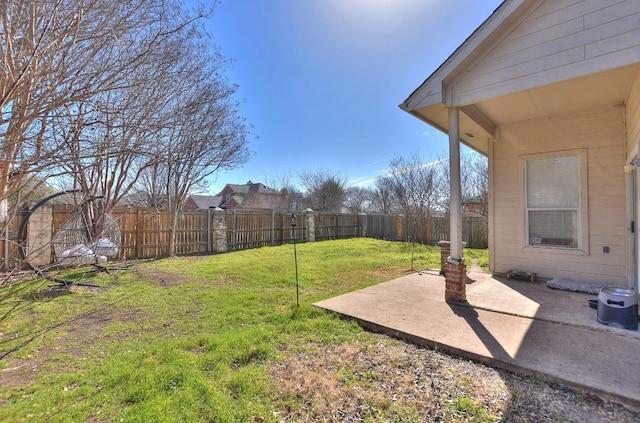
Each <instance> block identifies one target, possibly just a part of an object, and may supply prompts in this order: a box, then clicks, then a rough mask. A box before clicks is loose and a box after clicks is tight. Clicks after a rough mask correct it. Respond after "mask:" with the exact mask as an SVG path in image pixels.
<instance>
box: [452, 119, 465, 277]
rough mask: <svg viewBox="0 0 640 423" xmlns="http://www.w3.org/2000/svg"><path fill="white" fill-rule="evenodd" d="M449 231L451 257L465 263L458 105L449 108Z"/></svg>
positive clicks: (457, 261)
mask: <svg viewBox="0 0 640 423" xmlns="http://www.w3.org/2000/svg"><path fill="white" fill-rule="evenodd" d="M448 110H449V184H450V187H449V188H450V195H449V207H450V209H449V218H450V220H449V233H450V240H449V241H450V242H451V256H450V259H451V260H452V261H453V262H454V263H455V264H463V263H464V259H463V258H462V238H461V233H460V229H461V224H460V223H461V204H462V190H461V188H460V112H459V110H458V108H457V107H450V108H449V109H448Z"/></svg>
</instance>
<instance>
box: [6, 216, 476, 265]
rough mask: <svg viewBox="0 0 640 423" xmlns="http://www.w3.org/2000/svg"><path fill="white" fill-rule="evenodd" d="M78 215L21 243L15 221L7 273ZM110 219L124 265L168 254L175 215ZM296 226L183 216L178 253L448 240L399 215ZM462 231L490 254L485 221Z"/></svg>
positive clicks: (42, 221) (48, 224)
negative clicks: (346, 241)
mask: <svg viewBox="0 0 640 423" xmlns="http://www.w3.org/2000/svg"><path fill="white" fill-rule="evenodd" d="M74 210H75V209H72V208H71V207H69V206H65V205H51V206H49V207H45V208H43V209H42V210H39V214H40V215H39V216H37V219H36V217H34V216H31V217H30V218H29V221H28V225H27V231H26V232H27V234H28V236H27V237H26V238H27V239H24V240H18V239H17V232H18V226H19V225H20V222H21V220H22V216H23V215H18V216H16V218H15V219H13V220H12V222H11V223H10V225H9V229H8V231H5V233H4V234H3V235H4V236H2V242H1V243H0V247H1V250H0V251H1V253H2V260H3V261H4V262H5V263H7V259H8V260H9V262H8V263H9V267H15V266H17V265H19V264H20V262H19V255H18V248H17V247H16V246H17V245H18V243H23V244H24V245H25V247H26V248H27V249H28V248H29V244H33V243H34V241H33V240H32V239H34V238H35V235H34V233H35V232H36V227H38V228H39V229H38V230H42V228H44V232H43V233H45V234H47V235H46V236H45V237H50V236H51V234H55V233H56V231H57V230H58V229H59V228H60V226H61V225H62V223H63V222H64V221H65V220H66V219H68V218H69V217H70V216H71V215H72V213H73V212H74ZM111 216H112V217H113V218H114V219H115V221H116V222H117V223H118V224H119V226H120V230H121V244H120V250H119V256H118V257H119V258H120V259H134V258H149V257H158V256H163V255H166V254H168V248H169V236H170V226H171V222H172V216H171V215H169V214H167V213H162V212H160V213H159V212H157V211H155V210H152V209H143V208H128V207H120V208H116V209H115V210H113V211H112V212H111ZM32 220H33V222H32ZM36 221H37V226H36ZM295 223H296V225H295V227H292V225H291V214H289V213H279V212H274V211H242V210H230V211H223V210H220V209H218V210H203V211H192V212H184V213H181V214H180V215H179V217H178V220H177V225H176V242H175V252H176V254H178V255H187V254H206V253H215V252H224V251H229V250H242V249H247V248H256V247H263V246H274V245H282V244H286V243H291V242H293V241H294V239H295V240H296V241H297V242H312V241H321V240H330V239H342V238H356V237H370V238H378V239H385V240H390V241H415V242H420V243H424V244H429V245H436V243H437V242H438V241H440V240H446V239H448V237H449V219H448V217H433V216H432V217H429V218H426V219H424V221H421V222H415V221H414V222H409V221H408V219H406V218H404V217H403V216H401V215H377V214H371V215H365V214H336V213H316V212H308V213H302V214H298V215H297V216H296V221H295ZM462 229H463V232H462V233H463V240H464V241H466V242H467V247H468V248H487V220H486V218H477V217H467V218H464V221H463V224H462ZM7 233H8V237H7V236H6V235H7ZM5 238H7V239H5ZM41 238H42V237H41ZM7 246H8V248H9V249H8V250H7ZM45 253H46V254H50V257H44V258H43V259H44V260H45V261H46V260H49V259H50V260H54V257H53V255H52V252H51V249H49V250H46V251H45Z"/></svg>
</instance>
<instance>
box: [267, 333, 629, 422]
mask: <svg viewBox="0 0 640 423" xmlns="http://www.w3.org/2000/svg"><path fill="white" fill-rule="evenodd" d="M376 336H377V337H378V342H376V343H373V344H362V343H357V342H352V343H347V344H340V345H314V346H312V347H308V348H298V347H292V348H288V349H287V351H285V352H284V354H285V358H284V359H283V360H281V361H279V362H277V363H274V364H273V365H271V366H270V374H271V378H272V383H273V385H274V387H275V390H276V393H277V395H278V396H279V397H280V398H281V401H282V403H283V406H282V408H281V410H280V411H279V412H278V416H277V417H278V419H279V420H280V421H286V422H289V421H291V422H293V421H332V422H343V421H398V422H400V421H404V422H412V421H415V422H418V421H419V422H423V421H447V422H452V421H460V422H462V421H465V422H467V421H470V422H493V421H510V422H602V421H605V422H606V421H610V422H613V421H616V422H617V421H622V422H632V421H637V420H636V419H637V418H638V415H637V414H634V413H632V412H630V411H628V410H626V409H624V408H623V407H620V406H618V405H616V404H612V403H608V402H605V401H602V400H600V399H597V398H595V397H590V396H583V395H580V394H577V393H575V392H573V391H571V390H568V389H564V388H561V387H558V386H554V385H551V384H548V383H545V382H541V381H537V380H535V379H530V378H524V377H520V376H517V375H514V374H511V373H508V372H505V371H501V370H497V369H493V368H489V367H486V366H483V365H480V364H477V363H473V362H470V361H467V360H462V359H457V358H454V357H451V356H448V355H445V354H441V353H438V352H436V351H433V350H429V349H425V348H421V347H418V346H415V345H411V344H405V343H401V342H398V341H394V340H391V339H390V338H387V337H385V336H381V335H376Z"/></svg>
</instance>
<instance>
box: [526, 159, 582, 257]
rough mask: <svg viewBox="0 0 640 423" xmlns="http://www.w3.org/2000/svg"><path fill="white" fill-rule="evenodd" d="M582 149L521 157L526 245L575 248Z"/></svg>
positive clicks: (578, 232) (578, 243)
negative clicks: (524, 185)
mask: <svg viewBox="0 0 640 423" xmlns="http://www.w3.org/2000/svg"><path fill="white" fill-rule="evenodd" d="M584 162H586V153H585V152H572V153H566V152H565V153H564V154H555V155H547V156H535V157H528V158H525V181H526V182H525V184H526V190H525V196H526V198H525V203H526V216H525V219H526V234H527V245H528V246H530V247H555V248H568V249H579V248H581V240H582V236H583V232H585V231H586V228H583V220H584V221H585V222H586V219H583V216H582V210H583V207H584V206H585V204H586V199H583V198H582V190H581V186H582V184H583V183H585V182H583V181H586V171H585V169H586V163H584Z"/></svg>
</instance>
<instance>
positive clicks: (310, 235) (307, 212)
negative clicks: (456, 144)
mask: <svg viewBox="0 0 640 423" xmlns="http://www.w3.org/2000/svg"><path fill="white" fill-rule="evenodd" d="M302 222H303V225H304V226H303V227H304V235H305V236H304V239H305V240H306V241H308V242H314V241H315V240H316V221H315V217H314V211H313V210H311V209H304V210H303V211H302Z"/></svg>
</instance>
